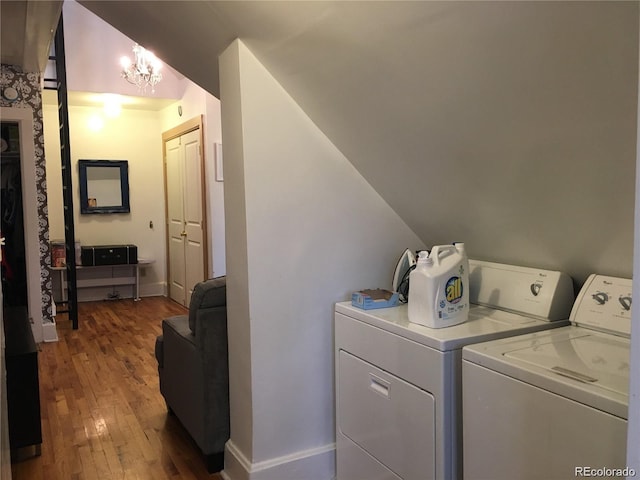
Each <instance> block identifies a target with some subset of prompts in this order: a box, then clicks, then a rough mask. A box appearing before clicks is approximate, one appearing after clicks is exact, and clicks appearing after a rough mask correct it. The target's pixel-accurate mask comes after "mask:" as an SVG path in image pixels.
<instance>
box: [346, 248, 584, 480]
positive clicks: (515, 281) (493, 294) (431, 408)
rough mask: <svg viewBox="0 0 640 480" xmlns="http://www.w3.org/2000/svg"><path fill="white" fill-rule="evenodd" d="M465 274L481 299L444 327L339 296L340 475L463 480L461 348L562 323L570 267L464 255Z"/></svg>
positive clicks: (473, 296)
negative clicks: (520, 264) (562, 270)
mask: <svg viewBox="0 0 640 480" xmlns="http://www.w3.org/2000/svg"><path fill="white" fill-rule="evenodd" d="M469 279H470V282H469V283H470V291H469V293H470V300H471V302H472V303H474V304H483V305H472V307H471V309H470V313H469V320H468V321H467V322H466V323H463V324H460V325H456V326H452V327H448V328H441V329H432V328H428V327H425V326H422V325H417V324H413V323H410V322H409V320H408V317H407V306H406V305H402V306H399V307H393V308H385V309H379V310H362V309H359V308H356V307H353V306H352V305H351V304H350V303H348V302H345V303H338V304H336V307H335V354H336V358H335V361H336V444H337V458H336V463H337V478H338V480H360V479H361V480H392V479H393V480H397V479H403V480H418V479H419V480H426V479H431V478H438V479H454V478H460V477H461V466H462V454H461V451H460V450H461V444H462V438H461V433H462V422H461V421H460V415H461V410H462V396H461V382H462V347H463V346H464V345H468V344H472V343H477V342H483V341H487V340H490V339H495V338H503V337H506V336H511V335H518V334H523V333H527V332H533V331H539V330H545V329H549V328H554V327H560V326H563V325H567V324H568V320H566V319H567V318H568V315H569V311H570V309H571V305H572V304H573V298H574V296H573V285H572V281H571V279H570V278H569V277H568V276H567V275H566V274H562V273H560V272H552V271H545V270H538V269H532V268H524V267H515V266H511V265H501V264H495V263H488V262H476V261H470V275H469ZM499 308H501V309H507V310H510V311H504V310H499ZM549 320H557V321H549Z"/></svg>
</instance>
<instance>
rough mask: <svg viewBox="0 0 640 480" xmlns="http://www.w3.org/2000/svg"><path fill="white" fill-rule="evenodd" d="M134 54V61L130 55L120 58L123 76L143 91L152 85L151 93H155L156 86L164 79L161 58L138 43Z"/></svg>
mask: <svg viewBox="0 0 640 480" xmlns="http://www.w3.org/2000/svg"><path fill="white" fill-rule="evenodd" d="M133 55H134V57H135V61H133V62H132V61H131V60H130V59H129V58H128V57H122V58H121V59H120V64H121V65H122V74H121V76H122V78H124V79H125V80H126V81H127V82H129V83H131V84H133V85H136V86H137V87H138V89H139V90H140V91H141V92H143V93H144V92H145V91H146V89H147V87H148V86H151V93H155V86H156V85H157V84H158V82H160V80H162V74H161V73H160V68H161V66H162V64H161V63H160V60H158V58H157V57H156V56H155V55H154V54H153V53H152V52H150V51H149V50H146V49H144V48H143V47H141V46H140V45H138V44H137V43H136V44H135V45H134V46H133Z"/></svg>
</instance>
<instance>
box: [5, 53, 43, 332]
mask: <svg viewBox="0 0 640 480" xmlns="http://www.w3.org/2000/svg"><path fill="white" fill-rule="evenodd" d="M7 87H13V88H15V89H16V90H17V92H18V98H17V99H16V100H14V101H12V102H10V101H8V100H6V99H5V98H4V97H3V96H0V106H2V107H11V108H30V109H31V110H33V127H34V132H33V141H34V146H35V164H36V178H35V179H33V181H35V182H36V190H37V206H38V237H39V243H40V287H41V291H42V305H43V307H42V319H43V322H46V323H50V322H53V317H52V312H51V302H52V297H51V295H52V293H51V291H52V282H51V271H50V269H49V267H50V265H51V256H50V252H49V218H48V212H47V179H46V174H45V157H44V133H43V127H42V96H41V92H40V74H39V73H31V72H27V73H24V72H22V71H21V70H20V69H19V68H18V67H14V66H12V65H1V66H0V91H3V90H4V89H5V88H7ZM21 140H23V139H21ZM27 181H31V179H27Z"/></svg>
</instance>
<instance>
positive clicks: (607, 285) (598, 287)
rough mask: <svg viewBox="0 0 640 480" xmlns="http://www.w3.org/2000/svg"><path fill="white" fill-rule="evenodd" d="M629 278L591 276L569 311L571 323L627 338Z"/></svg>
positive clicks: (628, 325)
mask: <svg viewBox="0 0 640 480" xmlns="http://www.w3.org/2000/svg"><path fill="white" fill-rule="evenodd" d="M631 288H632V281H631V279H629V278H618V277H608V276H605V275H596V274H591V275H590V276H589V278H588V279H587V281H586V282H585V284H584V285H583V286H582V289H581V290H580V293H579V294H578V298H577V299H576V301H575V303H574V304H573V309H572V310H571V323H574V324H576V325H580V326H583V327H586V328H591V329H594V330H601V331H605V332H609V333H615V334H616V335H622V336H625V337H628V336H630V335H631V305H632V300H631Z"/></svg>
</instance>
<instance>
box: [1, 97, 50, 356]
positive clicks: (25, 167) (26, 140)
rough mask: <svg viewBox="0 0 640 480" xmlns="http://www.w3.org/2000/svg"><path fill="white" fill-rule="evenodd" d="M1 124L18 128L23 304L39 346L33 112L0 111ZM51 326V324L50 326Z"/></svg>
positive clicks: (39, 278)
mask: <svg viewBox="0 0 640 480" xmlns="http://www.w3.org/2000/svg"><path fill="white" fill-rule="evenodd" d="M0 117H1V118H2V121H3V122H18V125H19V126H20V127H19V128H20V162H21V163H20V167H21V174H22V204H23V205H22V208H23V216H24V242H25V254H26V263H27V285H28V289H27V299H28V300H27V302H28V310H29V318H30V320H31V329H32V330H33V337H34V340H35V341H36V343H40V342H42V339H43V332H42V322H43V318H42V287H41V284H40V280H41V276H42V270H41V266H40V240H39V238H40V237H39V235H38V227H39V220H38V204H37V199H38V191H37V188H36V181H35V179H36V162H35V158H36V152H35V145H34V126H33V110H32V109H31V108H8V107H0ZM54 325H55V324H54Z"/></svg>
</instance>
